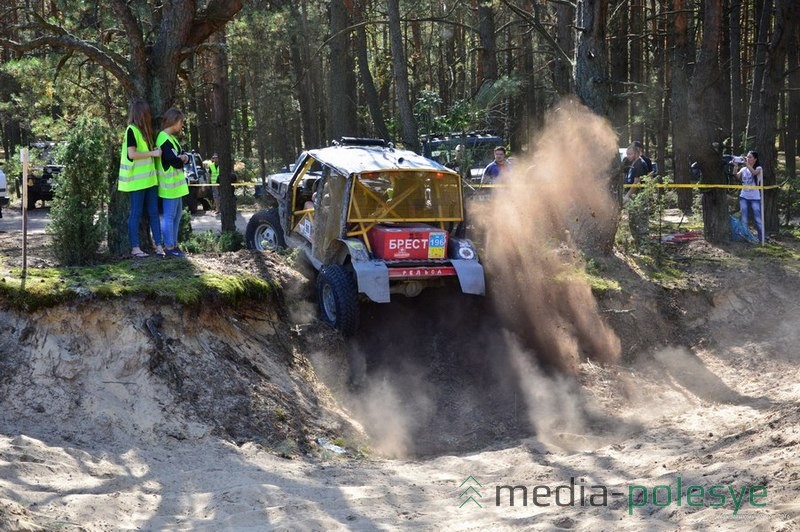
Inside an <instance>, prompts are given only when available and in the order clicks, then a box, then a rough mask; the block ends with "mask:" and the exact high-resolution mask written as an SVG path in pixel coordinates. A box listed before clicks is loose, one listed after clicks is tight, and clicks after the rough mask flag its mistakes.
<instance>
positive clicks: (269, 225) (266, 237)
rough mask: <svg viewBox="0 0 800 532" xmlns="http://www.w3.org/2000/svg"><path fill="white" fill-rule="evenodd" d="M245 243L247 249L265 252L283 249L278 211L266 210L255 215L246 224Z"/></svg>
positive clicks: (284, 240)
mask: <svg viewBox="0 0 800 532" xmlns="http://www.w3.org/2000/svg"><path fill="white" fill-rule="evenodd" d="M245 241H246V242H247V249H257V250H259V251H266V250H276V249H281V248H285V247H286V239H285V238H284V237H283V228H282V227H281V219H280V216H279V215H278V209H277V208H272V209H266V210H263V211H258V212H257V213H255V214H254V215H253V216H252V217H251V218H250V221H249V222H247V230H246V231H245Z"/></svg>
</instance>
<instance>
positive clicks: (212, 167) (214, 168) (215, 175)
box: [208, 163, 219, 185]
mask: <svg viewBox="0 0 800 532" xmlns="http://www.w3.org/2000/svg"><path fill="white" fill-rule="evenodd" d="M208 171H209V173H210V174H211V184H212V185H213V184H216V182H217V180H218V179H219V164H217V163H211V164H209V165H208Z"/></svg>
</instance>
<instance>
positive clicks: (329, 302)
mask: <svg viewBox="0 0 800 532" xmlns="http://www.w3.org/2000/svg"><path fill="white" fill-rule="evenodd" d="M317 297H318V298H319V310H320V313H321V315H322V319H323V321H325V322H326V323H328V324H330V325H332V326H333V327H335V328H336V329H339V331H341V333H342V334H343V335H344V336H352V335H353V334H355V332H356V329H358V292H357V291H356V283H355V279H353V276H352V275H351V274H350V273H349V272H348V271H347V270H345V269H344V267H342V266H340V265H338V264H330V265H328V266H323V267H322V269H321V270H320V272H319V276H318V277H317Z"/></svg>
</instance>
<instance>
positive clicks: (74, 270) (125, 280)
mask: <svg viewBox="0 0 800 532" xmlns="http://www.w3.org/2000/svg"><path fill="white" fill-rule="evenodd" d="M21 275H22V271H21V269H19V268H13V269H11V270H7V271H6V272H5V273H4V274H3V275H2V277H0V299H2V300H4V301H6V302H8V303H9V304H10V305H11V306H12V307H14V308H17V309H20V310H24V311H32V310H36V309H38V308H45V307H50V306H54V305H57V304H60V303H64V302H67V301H71V300H80V299H86V298H102V299H115V298H122V297H126V296H132V295H140V296H144V297H148V298H153V299H160V300H167V301H174V302H177V303H180V304H183V305H189V306H191V305H197V304H198V303H200V302H201V301H204V300H211V301H215V302H218V303H223V304H227V305H232V306H235V305H237V304H239V303H240V302H242V301H247V300H258V299H263V298H265V297H267V296H269V295H271V294H273V293H274V292H275V291H276V290H277V289H278V288H279V287H278V285H277V283H275V282H272V281H265V280H264V279H261V278H259V277H256V276H254V275H249V274H236V275H231V274H223V273H218V272H210V271H209V272H203V271H199V270H198V269H197V268H196V266H195V265H194V264H193V263H192V262H191V261H190V260H164V259H157V258H151V259H145V260H141V261H138V260H123V261H120V262H116V263H110V264H102V265H98V266H91V267H80V268H78V267H56V268H28V272H27V276H26V277H25V278H22V277H21Z"/></svg>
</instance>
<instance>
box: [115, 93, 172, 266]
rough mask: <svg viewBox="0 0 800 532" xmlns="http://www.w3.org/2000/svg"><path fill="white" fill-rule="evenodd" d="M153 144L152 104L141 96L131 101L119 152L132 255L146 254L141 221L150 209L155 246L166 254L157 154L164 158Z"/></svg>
mask: <svg viewBox="0 0 800 532" xmlns="http://www.w3.org/2000/svg"><path fill="white" fill-rule="evenodd" d="M152 146H153V126H152V115H151V114H150V105H149V104H148V103H147V102H146V101H144V100H141V99H135V100H133V101H132V102H131V104H130V109H129V113H128V127H127V129H126V130H125V140H123V142H122V149H121V150H120V155H119V182H118V185H117V189H118V190H120V191H121V192H127V193H128V195H129V197H130V215H129V216H128V238H129V239H130V242H131V256H133V257H136V258H141V257H147V253H145V252H144V251H142V248H141V247H140V246H139V221H140V219H141V217H142V211H143V210H144V209H145V208H146V209H147V217H148V219H149V222H150V230H151V231H152V232H153V240H154V241H155V245H156V254H157V255H162V256H163V255H164V250H163V249H162V247H161V224H160V221H159V218H158V178H157V176H156V166H155V160H154V159H153V158H154V157H161V149H160V148H154V149H153V148H152Z"/></svg>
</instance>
